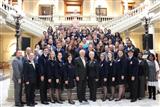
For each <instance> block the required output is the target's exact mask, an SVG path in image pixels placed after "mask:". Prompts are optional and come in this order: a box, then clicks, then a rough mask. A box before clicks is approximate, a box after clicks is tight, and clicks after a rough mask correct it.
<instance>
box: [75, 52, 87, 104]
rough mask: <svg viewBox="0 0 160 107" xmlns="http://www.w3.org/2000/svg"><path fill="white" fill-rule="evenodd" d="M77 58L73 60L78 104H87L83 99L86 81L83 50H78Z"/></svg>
mask: <svg viewBox="0 0 160 107" xmlns="http://www.w3.org/2000/svg"><path fill="white" fill-rule="evenodd" d="M79 55H80V56H79V57H78V58H76V59H75V67H76V81H77V96H78V100H79V102H80V103H82V101H85V102H87V100H86V98H85V93H86V81H87V69H86V63H87V62H86V58H85V50H83V49H82V50H80V52H79Z"/></svg>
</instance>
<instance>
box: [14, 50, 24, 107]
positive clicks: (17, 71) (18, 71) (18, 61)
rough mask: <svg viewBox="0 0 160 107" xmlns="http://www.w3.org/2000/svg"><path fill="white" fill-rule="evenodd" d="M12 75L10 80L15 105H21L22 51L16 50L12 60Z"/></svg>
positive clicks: (19, 106) (20, 106)
mask: <svg viewBox="0 0 160 107" xmlns="http://www.w3.org/2000/svg"><path fill="white" fill-rule="evenodd" d="M12 68H13V76H12V80H13V82H14V99H15V106H18V107H22V106H23V104H22V72H23V59H22V52H21V51H20V50H18V51H17V52H16V57H15V59H14V60H13V62H12Z"/></svg>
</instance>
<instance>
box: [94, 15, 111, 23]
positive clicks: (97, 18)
mask: <svg viewBox="0 0 160 107" xmlns="http://www.w3.org/2000/svg"><path fill="white" fill-rule="evenodd" d="M113 18H114V17H108V16H107V17H106V16H96V21H100V22H107V21H110V20H113Z"/></svg>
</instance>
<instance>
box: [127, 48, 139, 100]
mask: <svg viewBox="0 0 160 107" xmlns="http://www.w3.org/2000/svg"><path fill="white" fill-rule="evenodd" d="M127 72H128V77H129V78H128V79H129V89H130V98H131V102H135V101H136V100H137V91H138V89H137V88H138V59H137V58H136V57H134V50H133V49H131V50H128V60H127Z"/></svg>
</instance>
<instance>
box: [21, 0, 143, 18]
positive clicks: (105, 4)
mask: <svg viewBox="0 0 160 107" xmlns="http://www.w3.org/2000/svg"><path fill="white" fill-rule="evenodd" d="M92 1H94V11H95V9H96V7H98V5H99V4H100V5H101V7H102V8H107V16H119V15H122V13H123V12H122V11H123V5H122V2H121V0H92ZM134 1H135V3H136V4H135V5H138V4H139V3H140V2H142V1H144V0H134ZM58 2H59V3H58V4H59V5H58V14H59V15H61V16H63V15H64V0H58ZM40 4H44V5H47V4H48V5H51V4H54V2H51V1H50V0H24V2H23V10H24V12H25V13H26V14H31V15H33V16H38V14H39V5H40ZM94 13H95V12H94ZM83 15H84V16H89V15H90V0H83Z"/></svg>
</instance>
